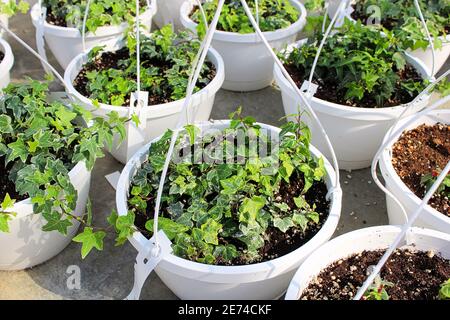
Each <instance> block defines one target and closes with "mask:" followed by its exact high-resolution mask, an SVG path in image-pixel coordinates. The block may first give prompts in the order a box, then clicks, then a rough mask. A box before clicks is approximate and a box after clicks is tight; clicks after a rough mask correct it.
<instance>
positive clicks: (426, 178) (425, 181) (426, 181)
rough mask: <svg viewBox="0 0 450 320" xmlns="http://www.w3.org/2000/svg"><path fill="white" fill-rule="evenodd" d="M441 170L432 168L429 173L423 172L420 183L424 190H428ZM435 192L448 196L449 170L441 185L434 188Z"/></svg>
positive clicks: (449, 192) (449, 187)
mask: <svg viewBox="0 0 450 320" xmlns="http://www.w3.org/2000/svg"><path fill="white" fill-rule="evenodd" d="M441 172H442V170H440V169H439V170H433V171H432V172H431V173H428V174H425V175H423V176H422V177H421V179H420V184H421V185H422V186H424V187H425V188H426V190H427V191H428V190H430V188H431V187H432V186H433V184H434V183H435V182H436V180H437V177H438V176H439V175H440V174H441ZM436 193H438V194H440V195H441V196H443V197H447V198H450V172H449V173H448V174H447V176H446V177H445V178H444V181H442V183H441V185H440V186H439V187H438V189H437V190H436Z"/></svg>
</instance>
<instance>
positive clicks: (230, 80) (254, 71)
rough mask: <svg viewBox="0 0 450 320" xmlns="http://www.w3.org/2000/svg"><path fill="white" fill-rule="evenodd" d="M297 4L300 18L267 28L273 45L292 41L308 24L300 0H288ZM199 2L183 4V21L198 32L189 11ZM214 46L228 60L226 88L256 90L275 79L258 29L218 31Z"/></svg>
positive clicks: (268, 36) (283, 44)
mask: <svg viewBox="0 0 450 320" xmlns="http://www.w3.org/2000/svg"><path fill="white" fill-rule="evenodd" d="M289 1H290V2H291V4H292V5H293V6H294V7H295V8H297V10H298V12H299V19H298V20H297V21H296V22H295V23H293V24H292V25H290V26H289V27H287V28H284V29H279V30H276V31H271V32H264V36H265V37H266V39H267V41H269V43H270V45H271V46H272V48H274V49H275V50H281V49H282V48H283V47H284V46H286V45H287V44H289V43H292V42H294V41H295V39H296V35H297V33H298V32H300V31H301V30H302V29H303V27H304V26H305V24H306V9H305V7H304V6H303V5H302V4H301V3H300V2H298V1H297V0H289ZM195 5H196V2H195V1H193V0H188V1H186V2H184V3H183V5H182V6H181V11H180V16H181V23H182V24H183V26H185V27H186V28H188V29H190V30H192V31H193V32H197V24H196V23H195V22H194V21H192V20H191V18H190V17H189V15H190V14H191V12H192V9H193V8H194V6H195ZM212 46H213V47H214V48H215V49H216V50H217V51H218V52H219V53H220V55H221V56H222V57H223V60H224V62H225V82H224V84H223V86H222V88H223V89H226V90H232V91H253V90H259V89H263V88H265V87H267V86H269V85H270V84H271V83H272V81H273V72H272V65H273V63H274V61H273V59H272V57H271V55H270V54H269V52H268V51H267V48H266V47H265V46H264V44H263V42H262V41H261V40H260V39H259V37H258V35H257V34H256V33H250V34H239V33H234V32H225V31H216V32H215V33H214V37H213V41H212Z"/></svg>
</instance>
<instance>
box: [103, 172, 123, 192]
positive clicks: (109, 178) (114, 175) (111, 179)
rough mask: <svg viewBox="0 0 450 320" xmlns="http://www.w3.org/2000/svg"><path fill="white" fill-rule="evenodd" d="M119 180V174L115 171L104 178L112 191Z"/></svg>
mask: <svg viewBox="0 0 450 320" xmlns="http://www.w3.org/2000/svg"><path fill="white" fill-rule="evenodd" d="M119 178H120V172H119V171H115V172H113V173H110V174H107V175H106V176H105V179H106V180H107V181H108V182H109V184H110V185H111V187H113V188H114V190H116V189H117V183H118V182H119Z"/></svg>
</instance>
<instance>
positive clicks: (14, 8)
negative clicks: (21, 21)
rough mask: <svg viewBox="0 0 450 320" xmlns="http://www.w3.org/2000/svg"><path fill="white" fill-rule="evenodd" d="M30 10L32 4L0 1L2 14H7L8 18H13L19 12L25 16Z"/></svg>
mask: <svg viewBox="0 0 450 320" xmlns="http://www.w3.org/2000/svg"><path fill="white" fill-rule="evenodd" d="M29 9H30V4H29V3H28V2H26V1H23V0H19V1H16V0H8V1H0V14H5V15H7V16H8V17H11V16H13V15H15V14H16V13H18V12H21V13H23V14H25V13H27V12H28V10H29Z"/></svg>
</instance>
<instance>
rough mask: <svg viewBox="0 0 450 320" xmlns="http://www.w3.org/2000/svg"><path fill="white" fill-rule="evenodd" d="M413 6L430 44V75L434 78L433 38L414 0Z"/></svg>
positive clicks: (434, 55) (434, 54) (417, 2)
mask: <svg viewBox="0 0 450 320" xmlns="http://www.w3.org/2000/svg"><path fill="white" fill-rule="evenodd" d="M414 5H415V6H416V10H417V13H418V14H419V17H420V21H422V24H423V27H424V28H425V33H426V34H427V38H428V41H429V42H430V47H431V55H432V64H431V75H432V76H434V74H435V71H436V70H435V63H436V62H435V61H436V51H435V49H434V41H433V38H432V37H431V34H430V31H429V30H428V26H427V22H426V21H425V18H424V16H423V13H422V9H421V8H420V4H419V1H418V0H414Z"/></svg>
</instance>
